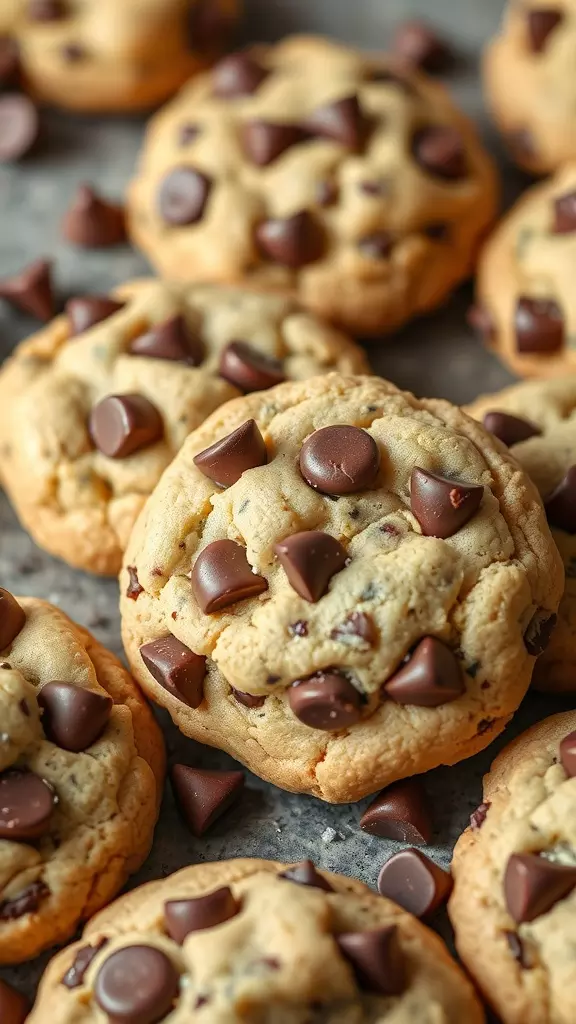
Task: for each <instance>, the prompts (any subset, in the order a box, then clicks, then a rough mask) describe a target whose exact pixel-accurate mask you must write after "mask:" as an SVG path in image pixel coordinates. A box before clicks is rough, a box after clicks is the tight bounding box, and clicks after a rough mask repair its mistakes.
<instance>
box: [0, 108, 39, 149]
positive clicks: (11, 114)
mask: <svg viewBox="0 0 576 1024" xmlns="http://www.w3.org/2000/svg"><path fill="white" fill-rule="evenodd" d="M39 133H40V120H39V117H38V110H37V108H36V107H35V105H34V103H33V102H32V100H31V99H29V98H28V96H24V95H22V94H21V93H5V94H4V95H3V96H0V163H9V162H10V161H12V160H20V159H21V158H22V157H23V156H26V154H27V153H29V152H30V150H31V149H32V148H33V147H34V145H35V143H36V142H37V140H38V136H39Z"/></svg>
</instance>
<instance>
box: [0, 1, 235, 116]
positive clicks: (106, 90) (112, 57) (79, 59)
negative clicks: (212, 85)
mask: <svg viewBox="0 0 576 1024" xmlns="http://www.w3.org/2000/svg"><path fill="white" fill-rule="evenodd" d="M238 6H239V4H238V0H2V4H0V33H1V34H2V35H3V36H4V37H6V36H9V37H11V38H13V39H14V41H15V42H16V43H17V45H18V50H19V55H20V64H21V70H22V75H23V78H24V81H25V84H26V85H27V86H29V87H30V89H31V90H32V92H34V93H35V94H36V95H37V96H38V97H39V99H41V100H45V101H47V102H49V103H56V104H58V106H62V107H70V108H72V109H74V110H86V111H95V112H103V111H121V110H141V109H146V108H149V107H152V106H155V105H156V104H158V103H161V102H162V101H164V100H165V99H167V98H168V97H169V96H171V95H172V93H174V92H175V91H176V89H178V88H179V86H180V85H182V83H183V82H185V81H186V80H187V79H188V78H189V77H190V76H191V75H193V74H195V73H196V72H197V71H199V70H200V69H203V68H205V67H207V65H209V64H210V63H211V62H212V61H213V60H214V59H215V58H216V57H217V56H218V55H219V54H221V53H222V51H223V50H224V48H225V47H226V44H227V43H228V41H229V36H230V30H231V28H232V26H233V24H234V21H235V20H236V17H237V14H238Z"/></svg>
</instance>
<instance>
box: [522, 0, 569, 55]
mask: <svg viewBox="0 0 576 1024" xmlns="http://www.w3.org/2000/svg"><path fill="white" fill-rule="evenodd" d="M563 20H564V15H563V13H562V11H557V10H554V8H553V7H543V8H541V9H538V8H534V7H533V8H532V9H531V10H529V11H526V27H527V30H528V40H529V43H530V49H531V50H532V53H542V51H543V50H544V49H545V48H546V44H547V42H548V37H549V35H550V33H551V32H553V31H554V29H555V28H556V26H557V25H559V24H560V22H561V21H563Z"/></svg>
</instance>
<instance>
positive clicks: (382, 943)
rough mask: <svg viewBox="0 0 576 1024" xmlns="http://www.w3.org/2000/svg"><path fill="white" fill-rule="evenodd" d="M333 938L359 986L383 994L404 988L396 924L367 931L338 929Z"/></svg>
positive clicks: (395, 993) (399, 992)
mask: <svg viewBox="0 0 576 1024" xmlns="http://www.w3.org/2000/svg"><path fill="white" fill-rule="evenodd" d="M335 938H336V942H337V943H338V946H339V949H340V952H341V953H342V955H343V956H344V957H345V959H346V960H348V961H349V962H350V964H351V965H352V967H353V969H354V973H355V974H356V975H357V977H358V980H359V982H360V985H361V986H362V987H363V988H367V989H368V990H369V991H370V992H378V993H379V995H383V996H398V995H400V994H401V993H402V992H403V991H404V988H405V986H406V977H405V971H404V961H403V957H402V951H401V949H400V944H399V941H398V929H397V927H396V925H394V924H392V925H387V926H386V927H384V928H377V929H375V930H374V931H368V932H341V933H340V935H336V936H335Z"/></svg>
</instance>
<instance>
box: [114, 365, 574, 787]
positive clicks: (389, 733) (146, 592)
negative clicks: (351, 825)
mask: <svg viewBox="0 0 576 1024" xmlns="http://www.w3.org/2000/svg"><path fill="white" fill-rule="evenodd" d="M251 419H253V420H254V421H255V423H256V424H257V426H258V428H259V432H260V433H261V435H262V438H263V440H264V441H265V444H266V448H267V464H266V465H263V464H262V459H260V461H259V462H253V463H252V465H253V466H254V467H255V468H251V469H248V470H247V471H246V472H244V473H243V474H242V475H241V476H240V477H239V479H237V480H236V482H234V483H232V484H231V485H230V486H228V487H227V488H225V489H222V488H219V487H218V486H217V485H216V484H214V483H213V482H212V480H211V479H210V477H209V476H207V475H206V473H205V471H204V469H205V468H206V467H205V457H201V458H200V460H199V461H200V465H197V463H196V462H195V457H197V456H198V455H199V454H200V453H202V452H203V451H204V450H205V449H206V448H207V447H209V446H212V445H213V444H214V443H215V442H217V441H218V440H220V439H222V438H225V437H226V436H227V435H229V434H230V433H231V432H233V431H235V430H237V429H238V428H239V427H240V426H242V424H244V423H245V422H246V421H248V420H251ZM333 425H336V426H335V428H334V431H328V433H327V434H326V433H325V432H324V428H328V427H331V426H333ZM342 431H344V434H343V433H342ZM348 432H349V434H348ZM344 435H346V436H344ZM374 453H376V455H375V457H374ZM203 463H204V469H203V468H202V464H203ZM228 464H229V463H228ZM434 474H436V475H434ZM442 477H444V478H446V477H449V478H450V479H449V480H446V479H444V480H442V479H440V478H442ZM217 478H218V474H216V479H217ZM308 480H310V481H312V485H311V484H310V483H309V482H308ZM411 481H412V482H411ZM434 534H435V535H434ZM128 567H130V572H129V571H128ZM191 569H192V571H191ZM134 574H136V575H137V579H138V584H139V588H141V590H140V592H139V594H138V596H137V598H136V600H133V599H131V595H132V591H133V586H132V581H133V578H134ZM561 586H562V566H561V562H560V558H559V555H558V552H557V550H556V548H555V546H554V544H553V542H552V539H551V536H550V534H549V531H548V528H547V525H546V522H545V519H544V515H543V511H542V507H541V504H540V502H539V499H538V496H537V492H536V490H535V488H534V486H533V484H532V483H531V482H530V481H529V480H528V479H527V477H526V475H525V474H524V473H523V472H522V471H521V470H520V469H519V467H518V466H517V464H516V463H515V462H514V461H513V460H512V459H510V458H509V457H508V455H507V454H505V453H504V450H503V449H502V446H501V445H500V444H499V443H498V442H496V441H495V440H494V439H493V438H492V437H490V435H488V434H487V433H486V432H485V431H484V430H483V429H482V428H481V427H480V426H479V425H478V424H476V423H474V421H473V420H471V419H469V418H468V417H467V416H465V415H464V413H462V412H461V411H460V410H457V409H455V408H454V407H453V406H451V405H450V404H448V403H446V402H440V401H418V400H416V399H415V398H414V397H413V396H411V395H409V394H406V393H402V392H400V391H398V390H397V389H396V388H395V387H394V386H393V385H391V384H389V383H387V382H386V381H383V380H380V379H378V378H370V377H343V376H340V375H337V374H330V375H328V376H326V377H324V378H316V379H314V380H311V381H305V382H300V383H295V384H282V385H280V386H279V387H277V388H274V389H272V390H270V391H269V392H267V393H266V394H263V393H262V394H256V395H252V396H248V397H245V398H242V399H238V400H236V401H234V402H230V403H228V404H227V405H225V406H223V407H222V409H221V410H218V411H217V412H216V413H215V414H214V415H213V416H212V417H210V418H209V420H207V421H206V423H205V424H204V425H203V426H202V427H201V428H199V430H197V431H195V432H194V433H193V434H191V435H190V437H189V438H188V439H187V441H186V443H185V444H184V446H183V448H182V449H181V451H180V453H179V455H178V456H177V458H176V459H175V461H174V462H173V463H172V465H171V466H170V467H169V469H168V470H167V471H166V473H165V474H164V475H163V477H162V480H161V481H160V483H159V485H158V487H157V488H156V490H155V492H154V494H153V495H152V497H151V499H150V501H149V503H148V505H147V507H146V508H145V509H144V511H143V513H142V515H141V517H140V518H139V521H138V523H137V524H136V527H135V530H134V533H133V535H132V538H131V541H130V544H129V547H128V551H127V555H126V568H125V569H124V570H123V572H122V575H121V594H122V612H123V634H124V643H125V648H126V651H127V655H128V658H129V661H130V664H131V666H132V670H133V672H134V673H135V675H136V677H137V678H138V679H139V681H140V682H141V684H142V686H143V687H144V689H145V690H146V691H147V692H148V693H149V694H150V695H151V696H152V697H153V699H154V700H155V701H158V702H159V703H160V704H163V705H165V706H166V707H167V708H168V709H169V711H170V714H171V715H172V718H173V719H174V721H175V722H176V723H177V725H178V726H179V727H180V729H181V730H182V731H183V732H184V733H186V734H187V735H190V736H194V737H195V738H196V739H200V740H201V741H202V742H205V743H210V744H213V745H215V746H219V747H223V748H225V749H227V750H229V751H230V752H231V753H233V754H234V755H235V756H236V757H238V758H239V759H240V760H241V761H244V762H245V763H246V764H248V765H249V767H250V768H252V769H253V770H254V771H255V772H257V773H258V774H260V775H262V776H263V777H264V778H268V779H270V780H271V781H273V782H275V783H276V784H277V785H280V786H282V787H284V788H287V789H293V790H301V791H305V792H310V793H314V794H316V795H318V796H321V797H323V798H324V799H327V800H331V801H335V802H339V801H348V800H356V799H359V798H360V797H362V796H363V795H365V794H366V793H369V792H372V791H374V790H376V789H378V788H379V787H381V786H383V785H386V784H387V783H390V782H392V781H393V780H394V779H398V778H402V777H404V776H408V775H413V774H415V773H418V772H422V771H425V770H427V769H428V768H431V767H433V766H435V765H438V764H441V763H453V762H455V761H458V760H460V759H461V758H463V757H466V756H468V755H470V754H472V753H473V752H474V751H476V750H479V749H481V748H482V747H484V746H486V745H487V744H488V743H489V742H490V740H491V739H492V737H493V736H494V735H495V734H496V733H497V732H499V731H500V729H502V728H503V726H504V724H505V723H506V721H507V720H508V718H509V716H510V714H511V713H512V712H513V711H514V709H515V708H516V707H517V705H518V703H519V702H520V700H521V698H522V696H523V694H524V692H525V690H526V688H527V686H528V683H529V681H530V675H531V672H532V668H533V664H534V654H535V652H536V650H539V649H540V638H541V634H542V631H543V630H544V629H545V627H546V624H548V623H549V622H550V621H551V617H552V616H553V614H554V613H555V611H556V608H557V605H558V601H559V598H560V593H561ZM166 637H168V638H170V637H172V638H176V640H175V641H174V640H171V641H170V642H169V643H168V650H167V649H166V642H165V639H164V638H166ZM153 641H158V643H157V644H153V643H151V642H153ZM144 644H146V645H149V644H151V646H150V647H149V646H147V647H146V648H145V649H144V650H142V652H141V651H140V648H141V647H142V645H144ZM182 645H183V649H182ZM186 652H187V653H186ZM192 652H193V653H192ZM198 656H200V657H198ZM203 658H206V664H205V669H206V675H205V679H204V680H202V677H203V675H204V665H203V662H202V659H203ZM182 662H184V663H185V665H184V667H183V666H182ZM295 683H298V684H299V685H293V684H295ZM234 691H235V692H234ZM247 698H248V699H247ZM254 698H255V701H254ZM247 703H248V704H251V706H250V707H247V706H246V704H247ZM254 703H255V704H256V706H254Z"/></svg>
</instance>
